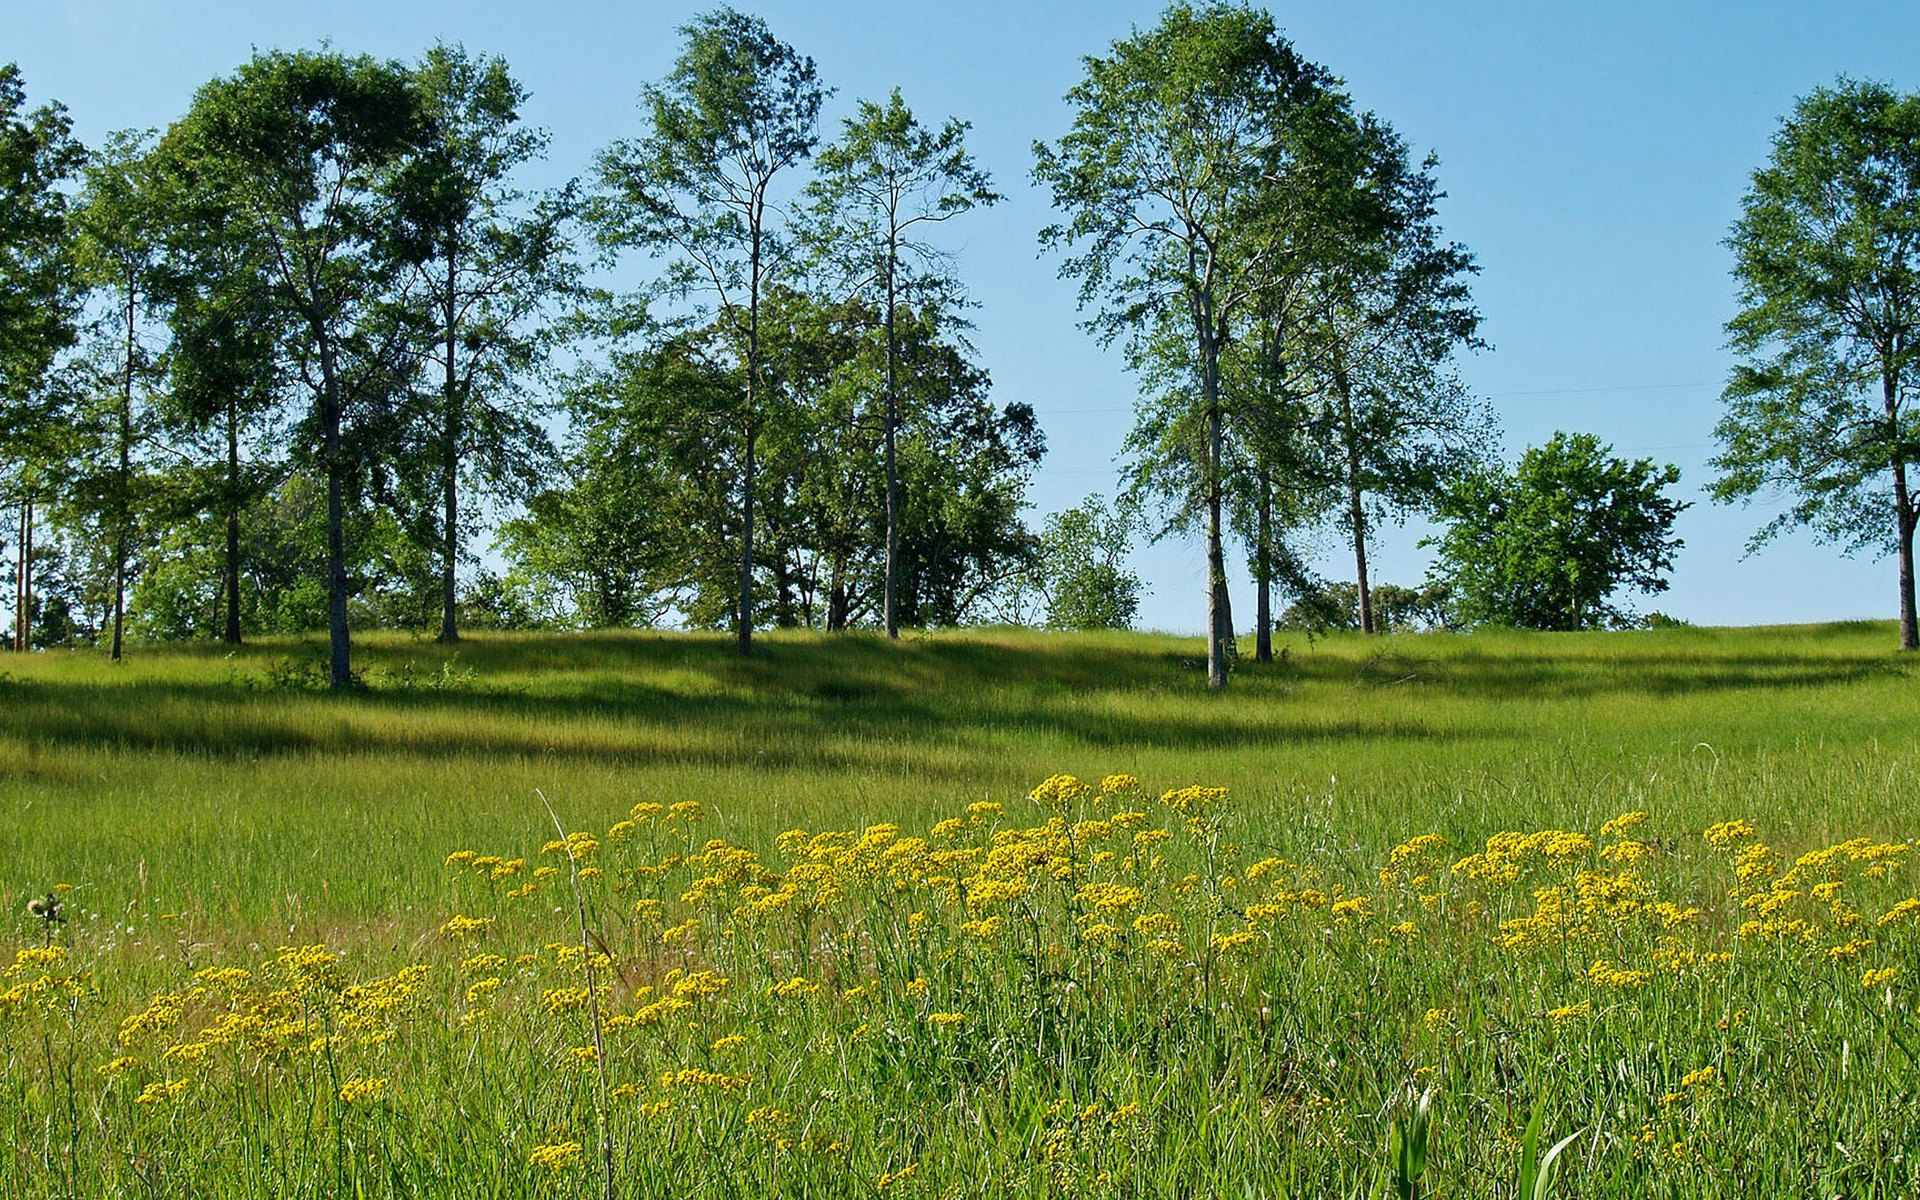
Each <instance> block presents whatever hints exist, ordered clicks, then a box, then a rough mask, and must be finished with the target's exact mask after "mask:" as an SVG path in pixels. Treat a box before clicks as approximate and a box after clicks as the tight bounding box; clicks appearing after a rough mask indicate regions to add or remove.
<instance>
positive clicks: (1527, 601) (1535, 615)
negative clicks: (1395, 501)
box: [1423, 433, 1687, 630]
mask: <svg viewBox="0 0 1920 1200" xmlns="http://www.w3.org/2000/svg"><path fill="white" fill-rule="evenodd" d="M1612 452H1613V448H1612V447H1611V446H1604V445H1602V444H1601V443H1600V441H1599V439H1598V438H1595V437H1594V436H1593V435H1592V434H1589V433H1578V434H1571V435H1570V434H1565V433H1556V434H1555V435H1554V436H1553V439H1552V440H1551V441H1549V442H1547V443H1546V444H1545V445H1544V446H1535V447H1532V448H1530V449H1529V450H1528V451H1527V452H1526V453H1525V454H1524V455H1522V456H1521V458H1520V464H1519V466H1518V467H1517V468H1515V469H1514V470H1512V471H1508V470H1506V469H1505V468H1503V467H1487V468H1482V469H1480V470H1476V471H1473V472H1470V473H1469V474H1468V475H1466V476H1465V477H1464V478H1462V479H1460V480H1459V481H1458V482H1457V483H1455V485H1454V486H1453V487H1452V488H1450V489H1449V490H1448V491H1447V492H1446V493H1445V495H1444V496H1443V497H1442V499H1441V502H1440V505H1439V514H1440V516H1441V518H1442V519H1444V520H1446V521H1448V522H1451V524H1450V525H1449V526H1448V528H1447V530H1446V532H1445V533H1444V534H1443V535H1441V536H1440V537H1439V538H1437V539H1436V538H1430V539H1428V540H1427V541H1426V542H1425V543H1423V544H1425V545H1433V546H1436V547H1437V549H1438V552H1439V553H1438V555H1437V558H1436V560H1435V563H1434V566H1433V574H1434V576H1435V577H1436V579H1437V580H1438V581H1439V582H1443V583H1445V584H1446V585H1447V586H1448V587H1449V589H1450V591H1451V595H1452V598H1453V602H1454V605H1455V612H1456V614H1457V615H1458V617H1459V618H1460V619H1461V620H1462V621H1464V622H1465V623H1467V624H1470V625H1473V624H1493V625H1514V626H1519V627H1522V628H1529V629H1559V630H1567V629H1586V628H1590V627H1592V626H1593V625H1595V624H1598V623H1599V622H1601V621H1603V620H1608V619H1613V620H1620V619H1623V618H1624V612H1623V611H1622V610H1621V609H1619V608H1617V607H1615V606H1613V605H1611V604H1609V603H1608V600H1609V598H1610V597H1612V596H1613V594H1614V593H1615V592H1617V591H1618V590H1620V589H1621V588H1623V587H1630V588H1635V589H1638V590H1639V591H1641V592H1645V593H1648V594H1652V593H1657V592H1663V591H1665V590H1666V588H1667V581H1666V573H1667V571H1669V570H1670V569H1672V566H1673V555H1674V552H1675V551H1677V550H1679V549H1680V546H1681V542H1680V539H1679V538H1676V537H1674V536H1673V522H1674V518H1675V517H1677V516H1678V515H1679V514H1680V512H1681V510H1682V509H1684V508H1686V507H1687V506H1686V505H1685V504H1684V503H1679V502H1676V501H1674V500H1673V499H1671V498H1670V497H1668V496H1667V495H1666V489H1667V488H1668V487H1670V486H1672V485H1673V484H1675V483H1677V482H1679V479H1680V472H1679V470H1678V469H1677V468H1675V467H1673V466H1672V465H1668V466H1664V467H1660V466H1655V465H1654V462H1653V460H1652V459H1649V458H1642V459H1638V460H1636V461H1633V462H1628V461H1627V460H1626V459H1623V458H1614V457H1611V455H1612Z"/></svg>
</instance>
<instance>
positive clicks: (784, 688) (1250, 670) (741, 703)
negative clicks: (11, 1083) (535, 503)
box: [0, 631, 1906, 772]
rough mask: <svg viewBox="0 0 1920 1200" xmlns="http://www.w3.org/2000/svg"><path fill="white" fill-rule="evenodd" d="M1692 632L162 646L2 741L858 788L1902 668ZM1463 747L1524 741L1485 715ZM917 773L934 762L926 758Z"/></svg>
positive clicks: (59, 678) (587, 638)
mask: <svg viewBox="0 0 1920 1200" xmlns="http://www.w3.org/2000/svg"><path fill="white" fill-rule="evenodd" d="M1702 633H1703V634H1705V636H1693V635H1692V631H1681V632H1680V633H1679V634H1677V635H1671V636H1668V635H1661V636H1651V637H1649V636H1640V635H1613V636H1611V637H1608V636H1604V635H1603V636H1593V635H1574V636H1564V635H1563V636H1560V637H1555V636H1553V635H1534V636H1531V637H1529V636H1525V635H1505V636H1494V637H1488V638H1480V637H1444V636H1443V637H1425V638H1394V639H1390V640H1386V641H1381V640H1371V641H1369V640H1358V639H1345V640H1341V639H1332V640H1329V641H1328V642H1326V643H1324V644H1322V645H1320V646H1318V647H1309V648H1308V649H1307V650H1306V651H1304V652H1297V653H1290V654H1288V655H1287V656H1286V658H1285V660H1284V661H1282V662H1279V663H1274V664H1255V663H1252V662H1243V663H1242V664H1241V665H1240V667H1239V669H1238V672H1237V676H1236V680H1235V683H1234V685H1233V686H1232V687H1231V688H1229V689H1228V691H1227V692H1226V693H1225V694H1223V695H1217V696H1216V695H1208V694H1207V693H1206V691H1205V676H1204V672H1203V670H1202V669H1201V667H1202V664H1201V662H1200V659H1199V653H1200V643H1199V642H1198V640H1197V639H1192V640H1189V639H1180V638H1173V637H1162V636H1153V635H1089V636H1046V635H1036V634H1033V633H1024V632H1000V631H982V632H979V633H976V634H971V635H966V636H961V635H937V636H928V637H908V638H906V639H903V640H902V641H901V642H898V643H892V642H888V641H887V640H886V639H885V638H882V637H878V636H874V635H866V634H853V635H841V636H834V637H825V636H817V635H793V636H774V637H769V638H765V639H763V640H762V641H761V643H760V648H759V650H758V651H757V652H756V653H755V654H754V655H753V656H751V657H749V658H746V659H742V658H739V657H737V656H736V655H735V654H734V651H733V647H732V643H731V642H730V640H728V639H726V638H724V637H720V636H710V635H686V634H661V633H650V632H601V633H583V634H571V635H539V636H519V635H516V636H505V635H494V636H486V637H481V638H478V639H473V640H469V641H466V642H463V643H461V644H460V645H458V646H457V647H444V646H439V645H436V644H434V643H430V642H425V641H418V642H413V641H408V640H405V639H402V638H396V637H391V636H388V637H382V638H377V639H373V640H372V641H371V643H370V644H364V645H362V646H360V647H359V648H358V658H357V661H358V663H359V665H360V666H361V667H362V669H363V670H366V671H367V672H369V673H370V674H372V675H375V676H376V677H380V676H383V675H384V677H385V678H387V679H389V680H392V679H405V680H425V681H427V684H428V685H427V686H416V687H412V688H410V689H409V690H378V689H376V690H368V691H360V692H355V693H350V694H346V695H339V696H335V695H330V694H325V693H317V692H308V691H301V690H277V689H269V688H264V687H263V686H262V685H263V684H264V682H265V681H266V680H267V679H268V678H269V677H270V675H271V674H272V673H273V670H274V667H275V664H278V663H284V662H286V661H288V660H289V658H290V657H291V658H292V659H294V660H299V659H301V658H302V657H303V656H309V657H310V656H312V655H315V654H317V653H319V652H320V650H321V645H320V643H318V642H315V641H310V640H299V641H293V642H281V643H278V644H269V645H266V646H261V647H252V648H249V649H248V650H247V651H246V652H245V653H243V654H240V655H237V656H235V655H229V654H227V653H226V652H225V649H224V648H221V649H220V650H219V651H217V652H216V651H213V650H210V649H209V650H201V649H199V648H194V649H192V650H189V651H186V652H184V653H182V652H179V651H169V653H171V654H172V656H173V657H172V662H171V665H169V664H167V663H159V664H158V665H155V666H153V667H150V668H147V669H146V670H147V672H148V673H146V674H138V673H134V672H129V673H125V674H113V673H102V672H99V671H97V670H93V669H92V664H90V663H88V662H87V660H85V659H81V658H78V657H76V658H75V659H74V660H71V661H73V663H74V664H75V665H74V666H73V667H72V669H63V664H62V663H60V662H58V661H55V660H48V661H47V662H45V663H43V664H40V665H41V666H43V667H45V668H47V669H39V670H36V671H35V672H34V674H33V676H32V677H30V678H20V677H7V678H4V679H0V738H5V739H8V740H11V741H13V742H15V743H16V744H22V745H30V746H33V747H36V748H38V749H41V750H46V751H57V750H58V749H60V748H64V747H73V748H83V747H84V748H95V749H103V748H104V749H115V748H118V749H129V750H139V751H149V752H152V751H160V752H174V753H181V754H191V755H204V756H209V757H214V758H244V757H258V756H265V755H281V754H319V753H396V754H403V755H417V756H422V757H434V758H440V757H449V758H450V757H474V756H511V757H545V758H561V759H577V760H581V761H588V762H596V763H604V764H608V765H614V766H620V765H637V764H643V763H658V762H662V761H666V762H673V763H687V764H693V763H704V764H723V765H752V766H764V767H767V768H769V769H812V770H846V769H854V768H860V767H869V766H871V765H873V764H874V762H876V761H877V760H878V759H880V758H883V757H885V756H886V755H887V754H889V753H890V750H889V747H897V746H899V745H900V744H902V743H917V744H919V745H922V746H927V747H951V748H956V749H959V750H964V751H968V752H970V753H981V754H993V753H1005V749H1004V747H1005V743H1006V741H1007V739H1008V737H1009V736H1010V735H1011V736H1018V735H1028V736H1037V737H1040V738H1043V739H1044V738H1051V739H1058V740H1064V741H1067V742H1069V743H1075V744H1080V745H1085V746H1089V747H1098V748H1102V749H1110V748H1115V747H1139V748H1161V749H1172V750H1181V749H1196V750H1198V749H1219V748H1232V747H1258V746H1267V745H1283V744H1301V743H1327V742H1356V743H1365V742H1370V741H1371V742H1383V741H1384V742H1419V743H1432V742H1440V741H1446V740H1457V739H1459V738H1461V737H1463V736H1466V735H1461V734H1454V733H1449V732H1444V731H1436V730H1434V729H1432V728H1429V727H1428V725H1427V724H1426V723H1425V722H1424V721H1423V720H1422V719H1421V718H1420V712H1419V704H1418V702H1413V703H1395V704H1391V705H1390V704H1380V705H1378V706H1374V707H1372V708H1371V709H1370V710H1368V709H1367V708H1366V706H1364V705H1363V706H1361V707H1362V710H1363V711H1362V714H1361V715H1359V716H1354V715H1352V709H1353V706H1352V705H1351V704H1347V706H1346V708H1344V709H1342V710H1341V711H1339V712H1337V713H1336V712H1332V711H1328V710H1329V709H1330V708H1331V707H1332V703H1333V702H1332V700H1330V698H1333V697H1340V696H1350V695H1351V694H1352V693H1353V692H1355V691H1356V690H1359V689H1382V690H1386V689H1395V690H1400V691H1406V690H1414V689H1418V690H1420V691H1421V692H1422V693H1430V694H1433V695H1453V696H1459V697H1465V698H1469V699H1474V700H1554V699H1569V700H1579V699H1590V698H1593V697H1596V696H1600V695H1604V694H1608V693H1614V694H1619V695H1622V696H1630V697H1631V696H1675V695H1688V694H1701V693H1709V692H1737V691H1755V690H1767V689H1780V688H1814V687H1823V686H1844V685H1848V684H1853V683H1858V682H1860V681H1863V680H1868V679H1873V678H1878V677H1885V676H1886V675H1888V674H1889V673H1890V672H1898V673H1901V674H1904V673H1905V671H1906V667H1905V664H1904V662H1902V661H1899V660H1896V659H1894V658H1892V657H1891V656H1889V655H1887V654H1880V653H1872V652H1868V651H1867V650H1864V649H1861V648H1859V647H1861V646H1865V645H1867V644H1868V643H1866V642H1865V641H1864V639H1856V640H1854V641H1848V640H1846V639H1844V638H1836V639H1834V640H1833V644H1827V645H1810V644H1809V643H1808V639H1806V638H1804V637H1803V638H1800V639H1798V640H1797V641H1795V642H1793V643H1792V644H1791V647H1790V648H1789V646H1788V645H1784V644H1780V642H1781V639H1775V642H1774V643H1769V642H1768V641H1767V639H1766V636H1765V635H1764V634H1761V633H1758V632H1755V633H1746V634H1742V635H1736V636H1726V635H1725V634H1726V631H1702ZM1772 645H1779V648H1780V650H1781V652H1779V653H1772V652H1768V651H1769V649H1770V648H1771V646H1772ZM1756 647H1758V648H1756ZM156 658H157V656H156ZM283 674H284V673H283ZM89 675H90V676H91V677H90V678H88V677H82V676H89ZM1471 736H1472V737H1473V738H1475V739H1477V740H1488V739H1500V738H1503V737H1508V736H1515V735H1514V734H1512V733H1510V732H1508V731H1504V730H1502V729H1501V728H1500V727H1499V726H1498V725H1497V723H1496V722H1495V721H1494V720H1481V721H1478V722H1476V728H1475V730H1474V732H1473V733H1472V735H1471ZM996 747H1001V749H999V750H996V749H995V748H996ZM923 769H925V770H927V771H929V772H938V771H939V770H940V767H939V766H938V765H937V764H936V763H933V762H931V761H924V756H923ZM956 769H957V768H956Z"/></svg>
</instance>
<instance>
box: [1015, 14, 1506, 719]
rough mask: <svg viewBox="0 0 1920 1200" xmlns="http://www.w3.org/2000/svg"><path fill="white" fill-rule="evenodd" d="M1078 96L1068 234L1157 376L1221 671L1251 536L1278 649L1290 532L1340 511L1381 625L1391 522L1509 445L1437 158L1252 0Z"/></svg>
mask: <svg viewBox="0 0 1920 1200" xmlns="http://www.w3.org/2000/svg"><path fill="white" fill-rule="evenodd" d="M1067 100H1068V103H1069V104H1070V105H1071V106H1072V109H1073V112H1074V119H1073V125H1072V127H1071V129H1069V131H1068V132H1067V133H1066V134H1065V135H1064V136H1063V137H1062V138H1061V139H1060V140H1059V141H1058V142H1057V143H1051V144H1046V143H1043V144H1041V145H1038V146H1036V147H1035V152H1036V154H1037V156H1038V165H1037V167H1036V169H1035V177H1036V179H1037V180H1038V181H1039V182H1041V183H1042V184H1043V185H1045V186H1047V187H1048V188H1050V189H1051V191H1052V195H1053V200H1054V204H1055V206H1056V207H1057V208H1058V209H1060V210H1061V212H1062V213H1063V215H1064V219H1063V220H1062V222H1061V223H1060V224H1059V225H1057V226H1055V227H1053V228H1051V229H1049V230H1047V231H1046V232H1045V233H1044V234H1043V235H1042V240H1043V242H1044V243H1045V244H1046V245H1047V246H1049V247H1051V248H1053V249H1056V250H1058V251H1059V252H1060V253H1062V254H1063V256H1064V258H1063V263H1062V268H1061V269H1062V272H1063V274H1065V275H1067V276H1070V277H1073V278H1077V279H1079V280H1080V281H1081V285H1082V290H1081V300H1082V304H1083V307H1085V308H1088V309H1091V310H1092V316H1091V318H1090V320H1089V321H1088V327H1089V328H1090V330H1091V331H1092V332H1094V333H1095V334H1096V335H1097V336H1098V337H1100V338H1101V339H1102V340H1103V341H1106V342H1118V343H1120V344H1122V345H1123V346H1124V348H1125V351H1126V354H1127V356H1128V360H1129V362H1130V364H1131V365H1132V366H1133V367H1134V368H1135V369H1136V370H1137V372H1138V373H1139V376H1140V378H1141V380H1142V399H1141V403H1140V405H1139V409H1138V418H1137V421H1136V424H1135V427H1134V430H1133V433H1132V435H1131V437H1130V439H1129V441H1128V449H1129V450H1130V451H1131V452H1132V454H1133V467H1132V477H1131V484H1132V488H1133V490H1134V492H1135V493H1136V494H1144V495H1152V496H1155V497H1157V498H1159V499H1160V500H1161V501H1162V502H1163V504H1164V505H1165V507H1166V508H1167V509H1168V510H1169V511H1170V512H1171V514H1172V521H1171V525H1172V527H1174V528H1182V529H1198V530H1199V531H1200V532H1201V534H1202V536H1203V537H1204V540H1205V544H1206V556H1207V576H1208V587H1207V592H1208V656H1207V660H1208V681H1209V683H1210V684H1211V685H1212V686H1214V687H1220V686H1222V685H1224V684H1225V682H1226V677H1227V660H1228V657H1229V653H1230V650H1231V647H1232V646H1233V629H1234V626H1233V618H1232V613H1231V609H1230V605H1229V599H1228V588H1227V567H1226V553H1225V545H1226V541H1227V538H1228V536H1229V535H1230V534H1231V533H1233V532H1238V533H1239V534H1240V535H1241V537H1242V538H1243V539H1244V540H1245V541H1246V542H1247V544H1248V545H1249V547H1250V548H1251V555H1250V559H1251V562H1250V566H1251V569H1252V573H1253V576H1254V582H1255V588H1256V597H1257V600H1256V603H1257V608H1258V612H1257V614H1256V618H1255V630H1256V654H1257V655H1258V656H1259V657H1260V658H1262V659H1267V658H1270V657H1271V656H1272V639H1271V633H1270V630H1271V624H1272V621H1271V614H1272V598H1271V592H1272V590H1273V588H1274V587H1275V586H1276V585H1280V586H1284V587H1288V588H1290V589H1291V590H1296V591H1297V590H1300V589H1301V586H1302V584H1303V582H1304V581H1305V579H1306V572H1305V568H1304V566H1303V564H1302V563H1301V561H1300V559H1299V557H1298V556H1297V555H1296V554H1293V553H1290V552H1289V550H1288V546H1289V544H1290V539H1289V537H1288V535H1289V534H1290V533H1292V532H1294V531H1297V530H1299V529H1301V528H1303V527H1306V526H1310V525H1314V524H1318V523H1321V522H1323V521H1325V520H1327V519H1329V517H1332V518H1334V519H1336V520H1338V521H1340V522H1341V523H1343V524H1344V526H1345V528H1346V530H1347V533H1348V535H1349V536H1350V538H1351V543H1352V546H1353V549H1354V559H1355V569H1356V573H1357V577H1358V591H1359V597H1360V613H1361V621H1362V625H1363V627H1364V628H1367V629H1368V630H1372V629H1373V628H1374V627H1375V622H1374V619H1373V613H1372V606H1371V596H1370V588H1369V582H1368V574H1367V542H1368V530H1369V526H1370V524H1371V523H1372V521H1374V520H1376V519H1378V517H1379V516H1381V515H1389V516H1391V515H1397V514H1399V513H1402V512H1404V511H1405V510H1407V509H1409V508H1427V507H1430V506H1431V505H1432V504H1433V503H1434V502H1435V501H1436V500H1437V498H1438V496H1439V493H1440V489H1441V484H1442V483H1443V482H1444V481H1445V480H1447V479H1449V478H1451V477H1454V476H1457V475H1459V474H1460V473H1461V472H1463V471H1464V470H1466V469H1467V468H1468V467H1469V466H1470V465H1471V464H1472V463H1474V462H1475V461H1477V460H1478V459H1479V458H1480V457H1482V456H1483V454H1484V452H1485V450H1486V449H1487V447H1488V445H1489V443H1490V441H1491V438H1492V419H1491V414H1490V413H1489V412H1488V410H1487V409H1486V408H1485V407H1484V406H1483V405H1480V404H1477V403H1475V402H1473V401H1472V400H1471V399H1470V398H1469V397H1468V396H1467V395H1466V393H1465V391H1464V389H1463V388H1462V387H1461V386H1460V384H1459V383H1458V381H1457V379H1456V378H1455V377H1454V375H1453V374H1452V370H1451V366H1450V364H1451V361H1452V359H1453V357H1454V355H1455V354H1456V353H1457V352H1459V351H1461V350H1465V349H1471V348H1474V347H1476V346H1478V345H1479V344H1480V342H1479V338H1478V332H1477V331H1478V327H1479V316H1478V314H1477V312H1476V311H1475V310H1474V308H1473V306H1472V303H1471V298H1470V294H1469V279H1470V277H1471V275H1472V274H1473V272H1474V269H1475V268H1474V266H1473V260H1472V256H1471V255H1470V254H1469V253H1468V252H1467V251H1466V250H1465V249H1464V248H1463V247H1461V246H1460V245H1459V244H1457V243H1455V242H1451V241H1448V240H1447V239H1446V238H1445V237H1444V235H1443V234H1442V233H1441V231H1440V229H1439V226H1438V222H1437V220H1436V207H1435V206H1436V202H1437V200H1438V199H1439V198H1440V195H1441V193H1440V190H1439V187H1438V185H1437V183H1436V181H1435V178H1434V173H1433V171H1434V165H1435V164H1434V161H1433V160H1432V159H1431V158H1427V159H1416V158H1415V157H1414V156H1413V155H1412V154H1411V153H1410V152H1409V150H1408V147H1407V145H1406V143H1405V142H1404V140H1403V139H1401V138H1400V137H1399V136H1398V135H1397V134H1395V133H1394V132H1393V130H1392V129H1391V128H1390V127H1389V126H1388V125H1387V124H1386V123H1385V122H1383V121H1381V120H1380V119H1378V118H1377V117H1375V116H1373V115H1371V114H1367V113H1364V112H1360V111H1357V110H1356V109H1355V107H1354V105H1353V103H1352V101H1351V100H1350V98H1349V97H1348V96H1347V95H1346V94H1345V92H1344V91H1343V90H1342V89H1341V87H1340V86H1339V83H1338V81H1337V80H1336V79H1334V77H1333V76H1332V75H1331V74H1330V73H1328V72H1327V71H1326V70H1325V69H1324V68H1322V67H1320V66H1318V65H1317V64H1314V63H1312V62H1309V61H1307V60H1306V59H1305V58H1303V57H1301V56H1300V55H1299V53H1298V52H1297V51H1296V50H1295V49H1294V48H1293V46H1292V45H1291V44H1290V43H1289V42H1287V41H1286V39H1284V38H1283V37H1281V36H1280V35H1279V33H1278V31H1277V30H1276V29H1275V27H1274V25H1273V21H1272V19H1271V17H1270V16H1269V15H1268V14H1266V13H1264V12H1260V11H1256V10H1251V9H1246V8H1240V7H1229V6H1213V7H1208V8H1201V9H1196V8H1190V7H1187V6H1185V5H1176V6H1174V7H1173V8H1171V9H1169V10H1168V11H1167V13H1166V14H1165V16H1164V17H1163V18H1162V20H1161V22H1160V23H1159V24H1158V25H1157V26H1155V27H1154V28H1152V29H1149V30H1145V31H1140V32H1136V33H1135V34H1134V35H1133V36H1132V37H1130V38H1128V39H1125V40H1123V41H1120V42H1117V43H1115V44H1114V46H1113V47H1112V49H1111V51H1110V53H1109V54H1107V55H1105V56H1103V57H1098V58H1089V59H1088V60H1087V73H1086V78H1085V79H1084V80H1083V81H1082V82H1081V83H1080V84H1079V85H1077V86H1076V87H1075V88H1074V89H1073V90H1072V91H1071V92H1069V93H1068V95H1067Z"/></svg>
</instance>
